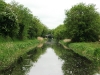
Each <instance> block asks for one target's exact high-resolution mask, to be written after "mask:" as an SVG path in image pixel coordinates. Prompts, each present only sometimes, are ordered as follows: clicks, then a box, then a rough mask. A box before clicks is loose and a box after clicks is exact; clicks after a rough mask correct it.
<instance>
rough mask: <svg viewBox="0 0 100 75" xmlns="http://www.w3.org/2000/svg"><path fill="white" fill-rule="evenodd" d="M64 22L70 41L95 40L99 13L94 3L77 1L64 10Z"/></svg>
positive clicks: (98, 24)
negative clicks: (87, 3)
mask: <svg viewBox="0 0 100 75" xmlns="http://www.w3.org/2000/svg"><path fill="white" fill-rule="evenodd" d="M65 14H66V18H65V20H64V24H65V26H66V28H67V32H68V33H69V34H67V35H68V36H69V37H70V38H71V39H72V41H74V42H80V41H97V40H98V31H99V30H100V29H99V26H100V22H99V20H100V15H99V13H98V12H97V11H96V9H95V5H93V4H89V5H86V4H84V3H79V4H77V5H75V6H73V7H72V8H71V9H70V10H67V11H66V13H65ZM91 32H92V34H91Z"/></svg>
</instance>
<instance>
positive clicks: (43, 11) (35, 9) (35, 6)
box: [5, 0, 100, 29]
mask: <svg viewBox="0 0 100 75" xmlns="http://www.w3.org/2000/svg"><path fill="white" fill-rule="evenodd" d="M5 1H6V2H11V0H5ZM16 2H19V3H20V4H23V5H24V6H25V7H28V8H29V9H30V10H31V11H32V13H33V15H35V16H38V18H39V19H40V20H41V21H42V23H43V24H45V25H46V26H47V27H48V28H50V29H52V28H55V27H57V26H58V25H60V24H62V23H63V21H64V18H65V15H64V14H65V10H67V9H70V8H71V7H72V6H73V5H75V4H77V3H80V2H83V3H86V4H89V3H93V4H96V8H98V11H100V4H99V2H98V1H97V0H95V1H94V0H92V1H90V0H26V1H25V0H16Z"/></svg>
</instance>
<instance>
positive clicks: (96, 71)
mask: <svg viewBox="0 0 100 75" xmlns="http://www.w3.org/2000/svg"><path fill="white" fill-rule="evenodd" d="M0 75H100V63H99V62H98V61H96V62H92V61H90V60H88V59H87V58H85V57H82V56H80V55H78V54H76V53H74V52H73V51H72V50H68V49H64V48H63V47H62V46H61V45H60V44H57V43H55V42H53V41H52V40H51V41H48V42H47V43H46V44H44V45H43V44H40V45H39V46H38V47H36V48H34V49H32V50H31V51H29V52H28V53H27V54H25V55H23V56H21V57H19V59H18V60H17V61H16V62H15V63H14V64H13V65H12V67H11V68H10V69H9V70H6V71H4V72H3V73H2V74H0Z"/></svg>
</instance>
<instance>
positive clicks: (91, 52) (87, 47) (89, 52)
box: [60, 41, 100, 61]
mask: <svg viewBox="0 0 100 75" xmlns="http://www.w3.org/2000/svg"><path fill="white" fill-rule="evenodd" d="M60 43H61V44H62V45H66V46H68V47H69V48H70V49H72V50H73V51H74V52H75V53H78V54H79V55H81V56H84V57H86V58H88V59H89V60H92V61H100V43H99V42H88V43H85V42H80V43H69V42H66V43H64V42H63V41H60Z"/></svg>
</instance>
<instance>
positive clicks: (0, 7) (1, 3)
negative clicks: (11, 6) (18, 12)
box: [0, 0, 7, 12]
mask: <svg viewBox="0 0 100 75" xmlns="http://www.w3.org/2000/svg"><path fill="white" fill-rule="evenodd" d="M6 5H7V4H6V3H5V2H4V1H3V0H0V12H2V11H4V9H5V7H6Z"/></svg>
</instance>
